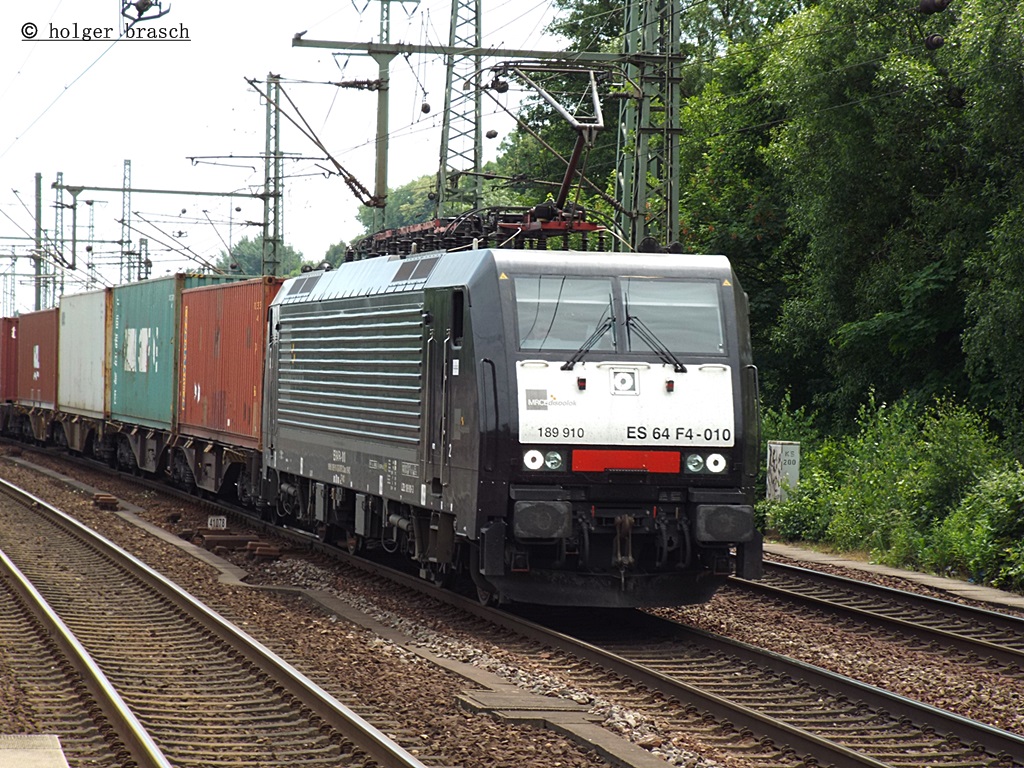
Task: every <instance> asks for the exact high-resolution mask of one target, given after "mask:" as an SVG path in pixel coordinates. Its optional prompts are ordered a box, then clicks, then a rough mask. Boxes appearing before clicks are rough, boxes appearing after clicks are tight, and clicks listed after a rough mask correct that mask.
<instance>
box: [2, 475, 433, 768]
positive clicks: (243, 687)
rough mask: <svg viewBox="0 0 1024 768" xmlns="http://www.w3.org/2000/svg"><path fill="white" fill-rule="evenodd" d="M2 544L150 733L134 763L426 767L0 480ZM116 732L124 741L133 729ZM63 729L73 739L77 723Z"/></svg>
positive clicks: (189, 602)
mask: <svg viewBox="0 0 1024 768" xmlns="http://www.w3.org/2000/svg"><path fill="white" fill-rule="evenodd" d="M0 550H3V551H4V552H6V553H7V555H8V556H9V557H10V559H11V561H13V562H14V563H16V564H17V565H18V567H19V568H20V569H21V571H22V572H23V573H24V574H25V575H26V577H27V578H28V579H29V580H31V581H32V582H33V583H34V584H36V585H38V589H39V592H40V593H41V594H42V595H43V596H44V597H45V599H46V601H47V602H48V603H49V605H50V606H51V607H52V609H53V611H54V612H55V613H56V614H58V615H59V616H60V617H61V619H62V621H63V622H64V624H65V625H66V626H67V627H68V628H69V630H70V631H71V632H73V633H74V635H75V636H76V637H77V638H78V639H79V641H80V643H81V645H82V646H83V647H84V648H85V649H86V650H87V651H88V653H89V655H90V656H91V657H92V658H93V659H94V660H95V664H96V665H97V666H98V667H99V668H100V669H102V670H103V671H104V673H105V675H106V676H107V678H108V679H109V681H110V682H111V684H112V685H113V687H114V688H116V689H117V691H118V693H119V694H120V696H121V698H122V699H123V701H124V702H126V703H127V706H128V707H130V709H131V712H133V713H134V717H135V718H137V720H138V722H139V723H141V724H142V726H143V727H144V728H145V731H147V732H148V734H149V736H147V737H142V738H143V740H151V742H152V743H153V744H155V745H157V747H158V751H157V754H160V753H162V754H163V755H165V756H166V758H165V760H166V762H162V763H161V762H159V760H160V759H161V758H159V757H156V756H153V757H152V760H153V761H156V762H153V761H151V762H139V765H140V766H143V768H149V766H151V765H170V764H173V765H175V766H176V767H177V768H187V767H189V766H195V767H196V768H208V767H209V766H211V765H238V766H268V768H269V767H270V766H274V767H275V768H280V767H281V766H288V765H297V764H302V765H303V766H307V765H324V766H375V765H379V766H394V767H395V768H423V763H421V762H420V761H419V760H418V759H417V758H415V757H413V756H412V755H410V754H409V753H407V752H405V750H403V749H401V748H400V747H398V746H397V745H395V744H394V743H393V742H392V741H391V740H390V739H388V738H386V737H385V736H384V735H383V734H382V733H380V732H379V731H378V730H377V729H376V728H374V727H373V726H371V725H369V724H368V723H367V722H366V721H365V720H363V719H362V718H361V717H359V716H358V715H357V714H356V713H355V712H354V711H352V710H350V709H349V708H347V707H345V706H344V705H342V704H340V703H339V702H337V701H336V700H335V699H333V698H332V697H330V696H328V695H327V694H325V693H324V692H323V690H322V689H320V688H319V687H318V686H316V685H314V684H313V683H311V682H310V681H309V680H307V679H306V678H304V677H303V676H301V675H299V674H298V673H297V672H296V671H295V670H294V669H293V668H292V667H291V666H290V665H288V664H287V663H285V662H284V661H283V660H281V659H280V658H279V657H277V656H276V655H274V654H272V653H271V652H269V651H268V650H267V649H266V648H264V647H262V646H260V645H259V644H257V643H255V642H254V641H253V640H251V639H250V638H248V637H247V636H245V635H244V634H243V633H241V632H239V631H238V630H237V629H236V628H234V627H233V626H232V625H230V624H228V623H227V622H225V621H224V620H223V619H222V618H220V617H219V616H218V615H216V614H214V613H212V612H211V611H209V610H208V609H207V608H205V606H203V605H201V604H200V603H198V602H197V601H195V600H194V599H193V598H191V597H190V596H189V595H187V594H186V593H184V592H183V591H182V590H181V589H180V588H178V587H177V586H176V585H174V584H173V583H171V582H168V581H166V580H165V579H163V577H161V576H160V575H159V574H157V573H155V572H154V571H152V570H151V569H149V568H147V567H146V566H145V565H144V564H142V563H141V562H139V561H138V560H136V559H135V558H133V557H132V556H130V555H129V554H128V553H126V552H124V551H123V550H120V549H119V548H117V547H116V546H114V545H113V544H111V543H110V542H108V541H106V540H105V539H102V538H100V537H98V536H96V535H95V534H93V533H92V532H91V531H89V530H88V529H87V528H85V527H84V526H81V525H80V524H78V523H77V522H76V521H74V520H72V519H71V518H69V517H67V516H66V515H64V514H63V513H61V512H60V511H59V510H56V509H54V508H52V507H50V506H49V505H47V504H45V502H43V501H41V500H39V499H36V498H35V497H31V496H26V495H25V494H23V493H22V492H20V490H19V489H17V488H15V487H13V486H11V485H10V484H8V483H6V482H2V481H0ZM118 733H119V736H120V738H121V739H123V740H125V741H126V742H128V743H129V744H130V745H131V743H132V742H133V741H135V740H137V737H134V736H132V735H131V734H128V733H126V732H124V731H123V730H119V731H118ZM63 740H64V741H65V744H67V745H68V746H69V749H72V750H75V749H79V747H78V746H77V732H75V730H74V729H72V732H70V733H66V734H63ZM82 749H83V751H88V748H82ZM132 752H133V758H134V756H135V755H136V754H140V751H139V750H138V749H133V750H132Z"/></svg>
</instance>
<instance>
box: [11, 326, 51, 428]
mask: <svg viewBox="0 0 1024 768" xmlns="http://www.w3.org/2000/svg"><path fill="white" fill-rule="evenodd" d="M59 321H60V312H59V311H58V310H57V308H56V307H54V308H53V309H44V310H42V311H40V312H29V313H28V314H25V315H22V316H21V317H19V318H18V396H17V398H16V401H17V403H18V404H19V405H24V406H30V407H41V408H54V407H56V405H57V326H58V323H59Z"/></svg>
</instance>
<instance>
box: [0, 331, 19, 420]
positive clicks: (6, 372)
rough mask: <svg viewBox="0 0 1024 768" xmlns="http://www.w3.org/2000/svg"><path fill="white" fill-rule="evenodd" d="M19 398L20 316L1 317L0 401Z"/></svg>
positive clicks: (10, 400) (9, 401) (10, 401)
mask: <svg viewBox="0 0 1024 768" xmlns="http://www.w3.org/2000/svg"><path fill="white" fill-rule="evenodd" d="M17 399H18V318H16V317H3V318H0V403H12V402H14V401H15V400H17Z"/></svg>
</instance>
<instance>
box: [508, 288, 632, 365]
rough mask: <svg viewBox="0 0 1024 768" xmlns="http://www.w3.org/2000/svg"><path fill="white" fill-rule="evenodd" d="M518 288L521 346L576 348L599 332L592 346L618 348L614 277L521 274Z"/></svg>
mask: <svg viewBox="0 0 1024 768" xmlns="http://www.w3.org/2000/svg"><path fill="white" fill-rule="evenodd" d="M514 287H515V294H516V323H517V329H518V333H519V348H520V349H523V350H545V351H546V350H560V351H565V350H574V349H578V348H579V347H580V345H582V344H584V343H585V342H587V340H588V339H590V337H591V336H592V335H594V334H595V333H598V334H600V336H599V338H598V339H597V341H596V342H595V343H594V344H593V346H592V347H591V348H592V349H598V350H612V349H614V348H615V332H614V328H613V327H612V321H613V318H614V313H613V310H612V281H611V280H610V279H608V278H597V279H595V278H587V277H571V276H566V275H521V276H518V277H516V278H515V279H514Z"/></svg>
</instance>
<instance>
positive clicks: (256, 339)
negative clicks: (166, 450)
mask: <svg viewBox="0 0 1024 768" xmlns="http://www.w3.org/2000/svg"><path fill="white" fill-rule="evenodd" d="M282 282H283V281H282V280H280V279H278V278H272V277H265V278H259V279H255V280H246V281H245V282H242V283H230V284H224V285H214V286H209V287H205V288H193V289H190V290H187V291H183V292H182V295H181V358H180V374H179V376H180V381H181V386H180V389H179V397H178V431H179V432H180V433H181V434H185V435H193V436H196V437H204V438H209V439H215V440H223V441H225V442H229V443H232V444H236V445H243V446H248V447H250V448H254V449H258V448H259V447H260V444H261V420H262V415H263V408H262V404H263V360H264V357H265V354H266V350H265V347H266V337H267V307H268V306H269V305H270V302H271V301H273V299H274V296H276V295H277V292H278V290H279V289H280V287H281V283H282Z"/></svg>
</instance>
